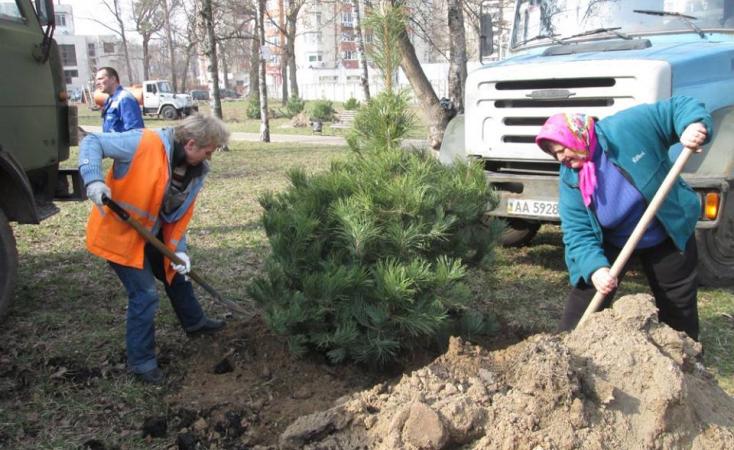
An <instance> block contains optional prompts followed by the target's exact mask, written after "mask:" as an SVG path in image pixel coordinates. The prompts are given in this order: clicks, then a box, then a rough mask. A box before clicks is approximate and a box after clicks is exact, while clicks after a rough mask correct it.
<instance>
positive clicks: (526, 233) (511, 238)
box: [500, 219, 540, 247]
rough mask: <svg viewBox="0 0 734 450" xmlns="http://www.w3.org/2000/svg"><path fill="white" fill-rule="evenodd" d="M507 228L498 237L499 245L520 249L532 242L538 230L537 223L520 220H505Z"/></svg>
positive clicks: (538, 225)
mask: <svg viewBox="0 0 734 450" xmlns="http://www.w3.org/2000/svg"><path fill="white" fill-rule="evenodd" d="M505 222H507V227H505V231H503V232H502V235H501V236H500V243H501V244H502V245H503V246H505V247H522V246H523V245H527V244H528V243H529V242H530V241H532V240H533V238H534V237H535V235H536V234H537V233H538V230H539V229H540V223H539V222H531V221H528V220H522V219H505Z"/></svg>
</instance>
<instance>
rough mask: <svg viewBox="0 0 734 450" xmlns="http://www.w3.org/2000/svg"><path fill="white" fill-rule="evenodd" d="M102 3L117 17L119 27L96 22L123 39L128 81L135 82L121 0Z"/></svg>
mask: <svg viewBox="0 0 734 450" xmlns="http://www.w3.org/2000/svg"><path fill="white" fill-rule="evenodd" d="M108 1H112V4H109V3H108ZM102 4H103V5H105V6H106V7H107V9H108V10H109V11H110V12H111V13H112V15H113V16H114V17H115V21H116V22H117V29H114V28H112V27H110V26H109V25H107V24H105V23H104V22H101V21H96V22H98V23H100V24H101V25H102V26H104V27H105V28H107V29H109V30H112V31H114V32H115V33H117V34H119V35H120V40H121V41H122V54H123V56H124V57H125V68H126V69H127V81H128V83H133V82H134V81H135V80H134V79H133V68H132V65H131V64H130V53H129V52H128V49H127V35H126V34H125V21H124V20H123V17H122V10H121V9H120V0H105V1H104V2H102Z"/></svg>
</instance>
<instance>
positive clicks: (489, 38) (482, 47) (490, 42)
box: [479, 2, 494, 61]
mask: <svg viewBox="0 0 734 450" xmlns="http://www.w3.org/2000/svg"><path fill="white" fill-rule="evenodd" d="M488 7H489V4H488V2H482V4H481V6H480V9H479V61H483V60H484V58H486V57H487V56H489V55H491V54H492V52H494V34H493V31H492V16H491V15H490V14H489V12H488V11H487V10H488V9H489V8H488Z"/></svg>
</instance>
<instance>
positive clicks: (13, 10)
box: [0, 0, 25, 22]
mask: <svg viewBox="0 0 734 450" xmlns="http://www.w3.org/2000/svg"><path fill="white" fill-rule="evenodd" d="M0 20H11V21H13V22H24V21H25V17H23V14H21V12H20V9H18V4H17V3H15V2H14V1H13V0H0Z"/></svg>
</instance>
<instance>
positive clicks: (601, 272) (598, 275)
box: [591, 267, 617, 295]
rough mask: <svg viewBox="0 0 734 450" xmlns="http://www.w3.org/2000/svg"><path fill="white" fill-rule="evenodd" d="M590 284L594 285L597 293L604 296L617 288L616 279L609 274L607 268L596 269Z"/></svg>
mask: <svg viewBox="0 0 734 450" xmlns="http://www.w3.org/2000/svg"><path fill="white" fill-rule="evenodd" d="M591 283H592V284H593V285H594V287H595V288H596V290H597V292H600V293H602V294H604V295H608V294H610V293H611V292H612V291H613V290H615V289H616V288H617V278H616V277H613V276H612V274H611V273H610V272H609V267H602V268H601V269H597V271H596V272H594V273H593V274H592V275H591Z"/></svg>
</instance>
